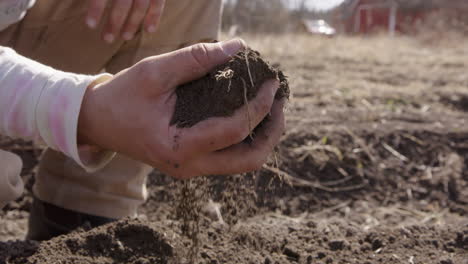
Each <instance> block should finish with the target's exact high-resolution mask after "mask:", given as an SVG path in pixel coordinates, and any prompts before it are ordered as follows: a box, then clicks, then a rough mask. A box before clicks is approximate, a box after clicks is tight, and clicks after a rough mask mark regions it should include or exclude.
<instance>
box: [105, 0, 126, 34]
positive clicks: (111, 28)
mask: <svg viewBox="0 0 468 264" xmlns="http://www.w3.org/2000/svg"><path fill="white" fill-rule="evenodd" d="M132 2H133V1H129V0H114V2H113V3H114V5H113V7H112V10H111V13H110V15H109V20H108V21H107V24H106V26H105V29H104V32H103V38H104V40H105V41H106V42H107V43H112V42H114V40H115V39H116V36H119V35H120V32H121V30H122V26H123V25H124V23H125V21H126V20H127V17H128V15H129V13H130V10H131V9H132Z"/></svg>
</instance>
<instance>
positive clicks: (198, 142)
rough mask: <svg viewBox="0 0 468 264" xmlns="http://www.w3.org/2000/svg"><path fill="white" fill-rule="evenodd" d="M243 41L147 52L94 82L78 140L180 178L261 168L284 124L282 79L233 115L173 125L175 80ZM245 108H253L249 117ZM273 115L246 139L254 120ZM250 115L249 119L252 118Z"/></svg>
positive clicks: (200, 72) (220, 59) (222, 57)
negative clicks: (190, 124)
mask: <svg viewBox="0 0 468 264" xmlns="http://www.w3.org/2000/svg"><path fill="white" fill-rule="evenodd" d="M243 47H244V42H243V41H241V40H238V39H237V40H231V41H228V42H222V43H214V44H198V45H194V46H191V47H188V48H185V49H181V50H178V51H175V52H172V53H167V54H164V55H161V56H155V57H149V58H146V59H144V60H142V61H140V62H139V63H137V64H136V65H135V66H133V67H131V68H129V69H126V70H123V71H121V72H120V73H118V74H117V75H115V76H114V78H113V79H111V80H109V81H107V82H105V83H103V84H101V85H98V86H96V87H93V88H90V89H89V90H88V91H87V92H86V95H85V99H84V103H83V106H82V110H81V114H80V122H79V135H80V136H79V140H81V141H82V142H83V143H89V144H94V145H98V146H101V147H103V148H106V149H110V150H114V151H116V152H119V153H123V154H126V155H128V156H130V157H132V158H134V159H137V160H140V161H143V162H145V163H147V164H150V165H152V166H154V167H156V168H158V169H159V170H161V171H163V172H165V173H167V174H169V175H171V176H173V177H176V178H190V177H194V176H200V175H212V174H234V173H242V172H247V171H252V170H256V169H258V168H260V167H261V166H262V165H263V163H264V162H265V161H266V160H267V158H268V156H269V154H270V153H271V151H272V150H273V148H274V147H275V145H276V144H277V143H278V142H279V139H280V136H281V134H282V133H283V130H284V113H283V106H284V100H281V101H280V100H275V99H274V98H275V93H276V91H277V90H278V88H279V82H278V81H277V80H270V81H267V82H265V83H264V84H263V86H262V87H261V88H260V90H259V92H258V95H257V96H256V97H255V98H254V99H252V100H251V101H250V102H249V109H247V107H246V106H244V107H242V108H240V109H238V110H237V111H236V112H235V113H234V115H233V116H232V117H226V118H209V119H207V120H205V121H201V122H199V123H198V124H196V125H194V126H193V127H190V128H177V127H176V126H175V125H170V121H171V118H172V114H173V112H174V109H175V103H176V99H177V98H176V97H177V96H176V94H175V89H176V87H177V86H178V85H180V84H184V83H187V82H189V81H192V80H194V79H198V78H201V77H203V76H204V75H206V74H207V73H208V72H209V71H210V70H211V69H213V68H214V67H215V66H217V65H219V64H222V63H225V62H227V61H228V60H229V58H230V56H232V55H234V54H236V53H237V51H239V50H240V49H242V48H243ZM247 111H249V115H250V118H249V117H248V114H247ZM269 114H271V118H270V121H269V122H267V123H265V125H263V126H262V128H261V129H259V131H256V133H255V140H254V141H253V142H251V143H245V142H243V140H244V139H245V138H247V137H248V136H249V134H250V132H251V131H250V128H251V127H252V128H253V127H256V126H257V125H258V124H259V123H260V122H261V121H262V120H263V119H264V118H265V116H267V115H269ZM249 120H250V125H249Z"/></svg>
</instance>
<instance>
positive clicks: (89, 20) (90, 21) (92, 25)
mask: <svg viewBox="0 0 468 264" xmlns="http://www.w3.org/2000/svg"><path fill="white" fill-rule="evenodd" d="M86 24H87V25H88V27H90V28H96V26H97V22H96V20H95V19H93V18H87V19H86Z"/></svg>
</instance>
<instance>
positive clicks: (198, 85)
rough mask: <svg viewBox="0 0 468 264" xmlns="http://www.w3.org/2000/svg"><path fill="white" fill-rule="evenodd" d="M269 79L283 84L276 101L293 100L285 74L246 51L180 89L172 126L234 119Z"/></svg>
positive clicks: (250, 51) (253, 52)
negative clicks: (211, 119)
mask: <svg viewBox="0 0 468 264" xmlns="http://www.w3.org/2000/svg"><path fill="white" fill-rule="evenodd" d="M269 79H278V80H280V83H281V87H280V89H279V90H278V92H277V94H276V98H283V97H286V98H289V86H288V82H287V80H286V78H285V76H284V74H283V73H282V72H281V71H279V70H277V69H275V68H273V67H272V66H270V65H269V64H268V63H267V62H266V61H265V60H263V59H262V58H261V57H260V53H258V52H257V51H254V50H251V49H246V50H243V51H241V52H239V53H238V54H237V55H236V56H234V57H233V58H232V59H231V60H230V61H229V62H227V63H225V64H223V65H220V66H218V67H216V68H215V69H214V70H213V71H211V72H210V73H209V74H207V75H206V76H205V77H203V78H201V79H198V80H195V81H192V82H189V83H187V84H184V85H181V86H180V87H178V88H177V90H176V95H177V102H176V107H175V111H174V114H173V117H172V120H171V125H177V126H178V127H180V128H182V127H191V126H194V125H195V124H197V123H198V122H200V121H203V120H205V119H207V118H210V117H226V116H231V115H233V114H234V112H235V111H236V110H237V109H239V108H240V107H241V106H243V105H244V104H245V103H246V101H249V100H251V99H253V98H254V97H255V96H256V95H257V93H258V91H259V89H260V87H261V85H262V84H263V83H264V82H265V81H267V80H269Z"/></svg>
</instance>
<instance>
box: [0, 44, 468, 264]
mask: <svg viewBox="0 0 468 264" xmlns="http://www.w3.org/2000/svg"><path fill="white" fill-rule="evenodd" d="M247 40H248V42H249V43H251V44H252V45H253V48H255V49H257V50H259V51H261V52H262V54H263V55H264V56H265V57H266V58H269V59H270V60H271V62H273V63H279V64H281V68H282V69H283V70H284V71H285V73H286V74H288V75H289V80H290V86H291V90H292V94H293V99H292V100H291V102H290V105H289V110H288V114H287V117H288V130H287V132H286V133H285V135H284V137H283V139H282V143H281V145H280V146H279V147H278V149H277V151H276V154H275V155H274V156H273V157H272V159H271V162H270V163H269V164H268V165H265V166H264V169H263V170H261V171H259V172H256V173H251V174H247V175H233V176H223V177H214V176H212V177H207V178H204V179H201V180H197V181H192V182H190V183H188V184H185V186H187V185H188V186H189V187H190V188H191V189H192V190H198V193H197V192H196V191H195V194H194V195H195V196H197V195H198V196H201V197H202V198H203V199H200V201H202V202H203V204H202V205H201V206H200V208H201V209H200V212H201V214H200V215H199V216H200V217H199V218H200V223H199V225H198V230H199V234H198V241H199V249H200V250H199V251H198V253H197V261H196V263H265V264H268V263H272V264H273V263H304V264H305V263H307V264H311V263H314V264H315V263H327V264H330V263H409V264H417V263H437V264H450V263H456V264H468V168H467V166H468V124H467V120H468V118H467V114H468V73H467V68H468V47H467V46H466V45H460V43H466V42H465V41H466V39H459V40H458V41H457V42H445V43H442V42H438V43H437V44H430V45H429V44H427V43H425V42H422V41H420V40H416V39H410V38H404V37H399V38H395V39H388V38H386V37H372V38H367V39H363V38H350V37H338V38H334V39H323V38H314V37H308V36H283V37H276V36H271V37H268V36H257V37H255V36H251V37H249V38H247ZM1 144H2V145H0V147H4V148H7V149H13V150H15V151H16V152H18V153H20V154H21V155H22V156H23V157H24V158H25V160H26V162H25V163H26V165H27V166H26V168H25V170H24V175H25V178H27V179H30V178H32V177H31V176H32V175H34V173H33V172H32V168H33V167H34V164H35V160H36V157H37V151H34V150H33V149H31V148H30V147H29V145H28V144H19V145H18V143H14V144H13V143H11V142H10V141H6V140H3V141H1ZM183 186H184V184H182V183H180V182H175V181H173V180H172V179H170V178H169V177H167V176H164V175H161V174H160V173H158V172H155V173H153V174H152V175H151V176H150V178H149V180H148V187H149V194H150V197H149V199H148V201H147V203H146V204H145V205H144V206H143V207H142V208H141V215H140V218H139V219H125V220H122V221H121V222H118V223H114V224H111V225H107V226H104V227H100V228H97V229H93V230H87V229H86V228H85V227H84V228H83V229H82V230H79V231H77V232H75V233H73V234H70V235H66V236H61V237H58V238H55V239H53V240H51V241H47V242H43V243H37V242H34V241H23V240H22V239H23V237H24V235H25V232H26V220H27V216H28V204H29V203H30V200H31V198H30V194H29V193H26V194H25V196H24V197H22V198H21V199H19V200H18V201H16V202H12V203H10V204H9V205H8V206H7V207H6V208H5V209H4V210H3V211H2V212H0V241H1V242H0V263H187V262H188V260H187V256H189V255H190V249H191V246H190V245H191V243H192V240H191V239H189V238H187V237H185V236H184V235H183V234H182V232H181V226H182V224H183V223H182V222H181V221H180V219H178V217H177V216H178V212H177V208H178V205H180V203H179V202H178V201H179V200H180V199H179V197H180V193H181V189H183V188H182V187H183ZM204 191H207V192H208V193H209V195H201V194H200V192H204ZM196 213H198V211H197V212H195V214H196Z"/></svg>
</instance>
